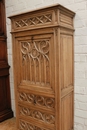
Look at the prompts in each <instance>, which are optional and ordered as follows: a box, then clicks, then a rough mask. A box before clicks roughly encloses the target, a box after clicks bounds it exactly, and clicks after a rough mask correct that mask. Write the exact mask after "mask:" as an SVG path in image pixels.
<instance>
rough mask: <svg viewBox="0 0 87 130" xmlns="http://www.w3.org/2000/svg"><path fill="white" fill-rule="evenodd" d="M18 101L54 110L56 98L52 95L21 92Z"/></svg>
mask: <svg viewBox="0 0 87 130" xmlns="http://www.w3.org/2000/svg"><path fill="white" fill-rule="evenodd" d="M18 102H19V103H25V104H29V105H33V106H37V107H40V108H42V107H43V108H44V109H48V110H49V109H52V111H53V110H54V105H55V100H54V98H51V97H46V96H42V95H35V94H31V93H25V92H19V94H18Z"/></svg>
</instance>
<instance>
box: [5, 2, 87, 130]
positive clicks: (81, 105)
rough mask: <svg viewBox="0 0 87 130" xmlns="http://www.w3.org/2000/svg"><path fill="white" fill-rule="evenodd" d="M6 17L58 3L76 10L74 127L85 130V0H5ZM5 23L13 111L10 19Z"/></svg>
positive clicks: (86, 66) (86, 71)
mask: <svg viewBox="0 0 87 130" xmlns="http://www.w3.org/2000/svg"><path fill="white" fill-rule="evenodd" d="M5 1H6V17H8V16H10V15H13V14H17V13H20V12H24V11H29V10H32V9H37V8H40V7H44V6H47V5H52V4H55V3H60V4H62V5H64V6H66V7H67V8H69V9H71V10H73V11H74V12H76V16H75V20H74V25H75V129H74V130H87V0H5ZM6 23H7V37H8V38H7V44H8V61H9V64H10V66H11V69H10V86H11V100H12V109H13V111H14V113H15V104H14V100H15V98H14V83H13V68H12V42H11V34H10V31H11V25H10V20H9V19H8V18H7V19H6Z"/></svg>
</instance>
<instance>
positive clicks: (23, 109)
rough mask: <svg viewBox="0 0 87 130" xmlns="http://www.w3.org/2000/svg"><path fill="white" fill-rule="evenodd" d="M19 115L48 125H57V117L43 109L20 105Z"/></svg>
mask: <svg viewBox="0 0 87 130" xmlns="http://www.w3.org/2000/svg"><path fill="white" fill-rule="evenodd" d="M19 115H20V116H21V117H25V118H28V119H32V120H35V121H38V123H39V122H43V123H44V124H47V125H52V126H53V125H54V124H55V115H54V113H52V112H49V111H44V110H42V109H37V108H35V107H27V106H23V105H19Z"/></svg>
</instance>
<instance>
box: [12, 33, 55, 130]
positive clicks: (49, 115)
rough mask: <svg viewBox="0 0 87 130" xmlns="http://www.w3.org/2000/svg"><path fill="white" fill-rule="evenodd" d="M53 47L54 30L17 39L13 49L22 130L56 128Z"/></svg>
mask: <svg viewBox="0 0 87 130" xmlns="http://www.w3.org/2000/svg"><path fill="white" fill-rule="evenodd" d="M31 35H32V34H31ZM53 48H54V38H53V33H48V34H39V35H32V36H22V37H18V38H16V41H15V44H14V47H13V51H14V64H15V69H14V70H15V71H16V72H15V80H16V84H15V86H16V92H17V93H18V95H17V112H18V113H17V117H19V120H18V127H19V129H23V130H26V129H27V128H30V127H32V129H34V128H37V127H38V129H54V127H55V113H54V108H55V98H54V80H53V77H54V67H53V66H54V49H53ZM15 52H16V53H15Z"/></svg>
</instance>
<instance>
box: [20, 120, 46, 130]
mask: <svg viewBox="0 0 87 130" xmlns="http://www.w3.org/2000/svg"><path fill="white" fill-rule="evenodd" d="M19 129H20V130H48V129H45V128H40V127H37V126H35V125H32V124H30V123H28V122H26V121H23V120H20V122H19Z"/></svg>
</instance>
